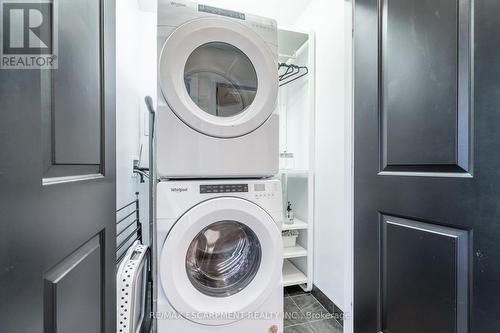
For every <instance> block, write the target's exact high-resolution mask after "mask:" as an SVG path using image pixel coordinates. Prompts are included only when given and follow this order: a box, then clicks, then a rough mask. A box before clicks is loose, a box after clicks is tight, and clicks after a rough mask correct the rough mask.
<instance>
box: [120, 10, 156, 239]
mask: <svg viewBox="0 0 500 333" xmlns="http://www.w3.org/2000/svg"><path fill="white" fill-rule="evenodd" d="M155 57H156V14H154V13H151V12H144V11H141V10H140V8H139V2H138V0H126V1H119V2H117V5H116V99H117V100H116V142H117V150H116V155H117V156H116V159H117V160H116V165H117V179H116V182H117V199H116V200H117V203H116V204H117V207H122V206H123V205H125V204H127V203H129V202H131V201H133V200H134V199H135V194H134V193H135V192H136V191H139V192H140V193H141V196H140V202H141V208H140V210H141V221H142V222H143V230H144V232H145V238H146V239H147V237H148V234H147V231H148V223H147V222H148V214H147V212H148V209H147V198H148V196H147V193H148V192H147V191H148V189H147V183H145V184H139V178H138V176H133V173H132V167H133V160H134V159H138V158H139V155H140V147H141V144H143V148H142V149H143V153H142V160H143V161H145V162H146V163H145V164H144V163H143V165H145V166H146V167H147V160H148V157H147V151H148V145H147V137H145V136H144V130H145V128H144V126H140V125H139V124H141V122H143V120H144V117H143V113H145V112H146V109H145V106H144V102H143V101H144V96H145V95H152V94H154V92H155V89H156V81H155V71H156V60H155Z"/></svg>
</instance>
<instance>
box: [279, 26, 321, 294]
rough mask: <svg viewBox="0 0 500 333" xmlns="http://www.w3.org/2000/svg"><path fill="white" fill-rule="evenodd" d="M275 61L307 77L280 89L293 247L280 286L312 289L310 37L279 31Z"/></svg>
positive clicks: (285, 183)
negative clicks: (301, 68) (294, 233)
mask: <svg viewBox="0 0 500 333" xmlns="http://www.w3.org/2000/svg"><path fill="white" fill-rule="evenodd" d="M278 36H279V42H278V43H279V54H280V59H279V61H280V62H282V63H286V64H287V65H297V66H307V68H308V74H307V75H305V76H303V77H301V78H299V79H297V80H295V81H293V82H291V83H288V84H286V85H283V86H282V87H280V97H279V108H280V167H281V170H280V175H279V177H280V178H281V181H282V184H283V204H284V207H285V208H286V207H287V203H288V202H290V203H291V205H292V210H293V211H294V217H295V218H294V221H293V224H283V227H282V229H283V231H286V230H296V231H297V232H298V233H299V235H298V237H297V244H296V246H294V247H286V248H283V285H284V286H285V287H287V286H292V285H300V286H301V287H302V288H303V289H304V290H305V291H310V290H311V289H312V286H313V249H314V246H313V241H314V239H313V226H314V210H313V207H314V121H315V119H314V95H315V94H314V59H315V56H314V50H315V47H314V35H313V34H312V33H304V32H298V31H292V30H288V29H279V31H278Z"/></svg>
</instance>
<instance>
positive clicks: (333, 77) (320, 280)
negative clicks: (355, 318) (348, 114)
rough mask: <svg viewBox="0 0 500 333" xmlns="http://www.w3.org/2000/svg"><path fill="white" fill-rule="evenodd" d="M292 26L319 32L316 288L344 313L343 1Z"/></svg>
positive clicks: (317, 7)
mask: <svg viewBox="0 0 500 333" xmlns="http://www.w3.org/2000/svg"><path fill="white" fill-rule="evenodd" d="M293 27H295V28H298V29H304V30H313V31H314V32H315V34H316V154H315V155H316V161H315V169H316V170H315V171H316V181H315V209H314V215H315V217H314V218H315V224H314V228H315V230H314V242H315V246H314V284H315V285H316V286H317V287H318V288H320V289H321V290H322V291H323V292H324V293H325V294H326V295H327V296H328V297H329V298H330V299H331V300H332V301H333V302H334V303H335V304H336V305H338V306H339V307H340V308H341V309H342V310H344V311H345V309H347V308H348V307H347V306H346V305H347V304H345V303H346V302H345V295H344V289H345V285H344V283H345V281H344V278H345V263H344V259H345V246H346V242H345V238H346V231H347V222H346V219H345V218H346V213H345V178H344V170H345V143H344V109H345V105H344V94H345V92H344V2H343V1H342V0H335V1H332V0H313V1H311V3H310V4H309V6H308V7H307V8H306V10H305V11H304V13H303V14H302V15H300V17H299V18H298V19H297V22H296V23H295V24H293Z"/></svg>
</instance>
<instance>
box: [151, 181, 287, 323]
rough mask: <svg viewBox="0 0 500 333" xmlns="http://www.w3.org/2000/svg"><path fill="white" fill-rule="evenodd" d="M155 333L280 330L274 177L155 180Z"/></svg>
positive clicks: (279, 212) (278, 218) (278, 193)
mask: <svg viewBox="0 0 500 333" xmlns="http://www.w3.org/2000/svg"><path fill="white" fill-rule="evenodd" d="M157 193H158V196H157V200H158V205H157V207H158V210H157V240H158V241H157V247H158V254H159V257H158V270H157V271H158V273H157V274H158V277H157V281H158V287H157V288H158V289H157V290H158V302H157V312H156V319H157V327H158V333H179V332H182V333H234V332H238V333H260V332H262V333H282V332H283V286H282V281H281V268H282V263H283V258H282V240H281V223H282V218H283V209H282V199H281V184H280V182H279V181H278V180H219V181H217V180H210V181H166V182H160V183H159V184H158V192H157Z"/></svg>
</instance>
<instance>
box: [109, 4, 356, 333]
mask: <svg viewBox="0 0 500 333" xmlns="http://www.w3.org/2000/svg"><path fill="white" fill-rule="evenodd" d="M346 11H347V9H346V8H345V7H344V3H343V1H331V2H326V1H320V0H298V1H290V2H285V1H278V0H271V1H266V2H265V3H261V2H256V1H254V2H253V3H252V2H251V1H244V0H239V1H226V0H207V1H204V2H200V3H195V2H188V1H183V0H182V1H166V0H158V1H149V0H131V1H124V2H119V3H117V8H116V50H117V51H116V52H117V71H116V75H117V84H116V101H117V105H116V108H117V120H116V121H117V125H116V128H117V156H116V158H117V213H116V219H117V251H116V252H117V262H116V265H117V332H134V333H137V332H158V333H171V332H186V333H194V332H197V333H205V332H206V333H212V332H219V333H224V332H234V331H238V332H242V333H247V332H248V333H253V332H272V333H283V332H285V333H292V332H304V333H309V332H316V333H323V332H325V333H327V332H344V331H345V332H349V329H348V328H346V327H348V326H349V316H348V313H349V312H350V306H351V302H350V294H349V289H348V284H347V283H346V281H347V280H348V270H347V266H348V262H346V258H347V257H348V253H346V252H345V249H346V246H347V245H348V244H347V243H346V239H347V238H349V237H348V234H349V230H347V227H346V224H345V223H344V219H345V218H347V217H346V216H347V214H346V204H345V202H344V200H343V198H344V190H345V187H346V186H347V184H346V181H345V179H346V178H345V169H346V163H347V162H346V161H347V160H348V152H346V151H345V144H344V143H345V124H346V122H347V121H348V119H345V116H344V112H343V110H344V107H345V100H346V98H345V93H346V89H345V87H346V85H348V82H345V76H344V71H345V68H344V65H343V64H344V59H345V57H346V47H345V35H346V24H345V18H346V15H347V14H346Z"/></svg>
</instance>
